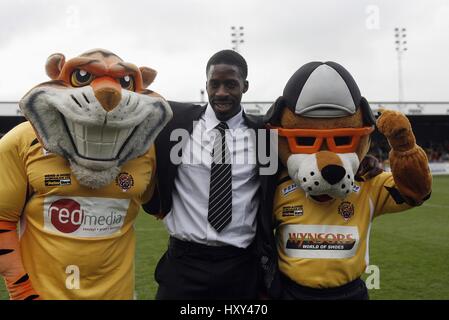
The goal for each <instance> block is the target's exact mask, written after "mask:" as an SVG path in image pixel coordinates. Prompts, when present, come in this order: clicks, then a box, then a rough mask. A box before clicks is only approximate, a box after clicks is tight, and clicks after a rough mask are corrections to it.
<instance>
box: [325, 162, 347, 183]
mask: <svg viewBox="0 0 449 320" xmlns="http://www.w3.org/2000/svg"><path fill="white" fill-rule="evenodd" d="M345 174H346V170H345V168H343V167H342V166H338V165H335V164H330V165H327V166H325V167H324V168H323V169H322V170H321V175H322V176H323V178H324V180H326V181H327V182H329V183H330V184H336V183H337V182H338V181H340V180H341V179H343V177H344V176H345Z"/></svg>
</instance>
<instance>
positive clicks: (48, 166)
mask: <svg viewBox="0 0 449 320" xmlns="http://www.w3.org/2000/svg"><path fill="white" fill-rule="evenodd" d="M46 71H47V75H48V76H49V77H50V78H51V79H52V80H51V81H49V82H44V83H41V84H39V85H37V86H36V87H34V88H33V89H32V90H31V91H29V92H28V93H27V94H26V95H25V96H24V97H23V98H22V100H21V101H20V108H21V110H22V112H23V114H24V116H25V117H26V119H27V120H28V121H27V122H24V123H22V124H20V125H18V126H17V127H15V128H14V129H12V130H11V131H10V132H9V133H8V134H6V135H5V136H4V137H3V138H2V139H1V140H0V180H1V181H2V183H1V184H0V274H1V275H2V276H3V278H4V279H5V282H6V286H7V289H8V291H9V294H10V298H11V299H28V300H32V299H132V298H133V293H134V292H133V290H134V249H135V235H134V227H133V224H134V221H135V218H136V216H137V213H138V212H139V209H140V205H141V203H143V202H146V201H147V200H148V199H149V198H150V196H151V194H152V192H153V189H154V183H155V181H154V172H155V151H154V147H153V141H154V139H155V138H156V136H157V134H158V133H159V132H160V131H161V130H162V128H163V127H164V126H165V124H166V123H167V122H168V121H169V120H170V119H171V117H172V112H171V109H170V106H169V105H168V103H167V102H166V101H165V99H164V98H163V97H161V96H160V95H159V94H157V93H156V92H153V91H151V90H148V89H145V88H146V87H148V86H149V85H150V84H151V82H152V81H153V80H154V78H155V76H156V71H155V70H153V69H150V68H147V67H141V68H137V67H136V66H135V65H133V64H131V63H127V62H125V61H123V60H122V59H121V58H119V57H118V56H117V55H115V54H114V53H112V52H109V51H106V50H102V49H95V50H91V51H88V52H85V53H83V54H81V55H80V56H78V57H75V58H73V59H71V60H68V61H65V57H64V55H62V54H53V55H51V56H50V57H49V58H48V60H47V63H46ZM19 222H20V223H19ZM19 224H20V228H19V229H20V230H19V232H17V226H18V225H19Z"/></svg>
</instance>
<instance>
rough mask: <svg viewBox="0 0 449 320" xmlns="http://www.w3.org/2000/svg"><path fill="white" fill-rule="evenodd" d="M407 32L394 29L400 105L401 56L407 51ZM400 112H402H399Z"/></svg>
mask: <svg viewBox="0 0 449 320" xmlns="http://www.w3.org/2000/svg"><path fill="white" fill-rule="evenodd" d="M406 37H407V30H406V29H405V28H398V27H397V28H395V29H394V38H395V46H396V52H397V59H398V101H399V102H400V103H401V102H402V101H403V99H404V85H403V82H402V56H403V54H404V52H405V51H407V40H406ZM399 109H402V105H401V104H400V105H399ZM400 111H402V110H400Z"/></svg>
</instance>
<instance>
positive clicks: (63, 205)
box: [48, 199, 84, 233]
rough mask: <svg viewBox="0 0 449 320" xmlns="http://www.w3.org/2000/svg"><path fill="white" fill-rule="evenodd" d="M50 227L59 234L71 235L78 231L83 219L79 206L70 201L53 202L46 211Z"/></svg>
mask: <svg viewBox="0 0 449 320" xmlns="http://www.w3.org/2000/svg"><path fill="white" fill-rule="evenodd" d="M48 212H49V215H50V218H51V223H52V225H53V226H54V227H55V228H56V229H57V230H58V231H60V232H63V233H72V232H75V231H76V230H78V228H79V227H80V226H81V224H82V222H83V219H84V211H83V210H81V205H80V204H79V203H78V202H76V201H74V200H71V199H60V200H57V201H55V202H53V203H52V204H51V205H50V208H49V209H48Z"/></svg>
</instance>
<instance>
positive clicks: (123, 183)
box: [115, 172, 134, 192]
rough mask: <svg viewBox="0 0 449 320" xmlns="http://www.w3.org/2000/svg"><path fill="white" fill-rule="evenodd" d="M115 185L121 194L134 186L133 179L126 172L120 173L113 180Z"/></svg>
mask: <svg viewBox="0 0 449 320" xmlns="http://www.w3.org/2000/svg"><path fill="white" fill-rule="evenodd" d="M115 183H116V184H117V185H118V186H119V187H120V189H122V191H123V192H126V191H128V190H129V189H131V188H132V187H133V186H134V179H133V176H132V175H130V174H129V173H128V172H121V173H120V174H119V175H118V176H117V178H116V179H115Z"/></svg>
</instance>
